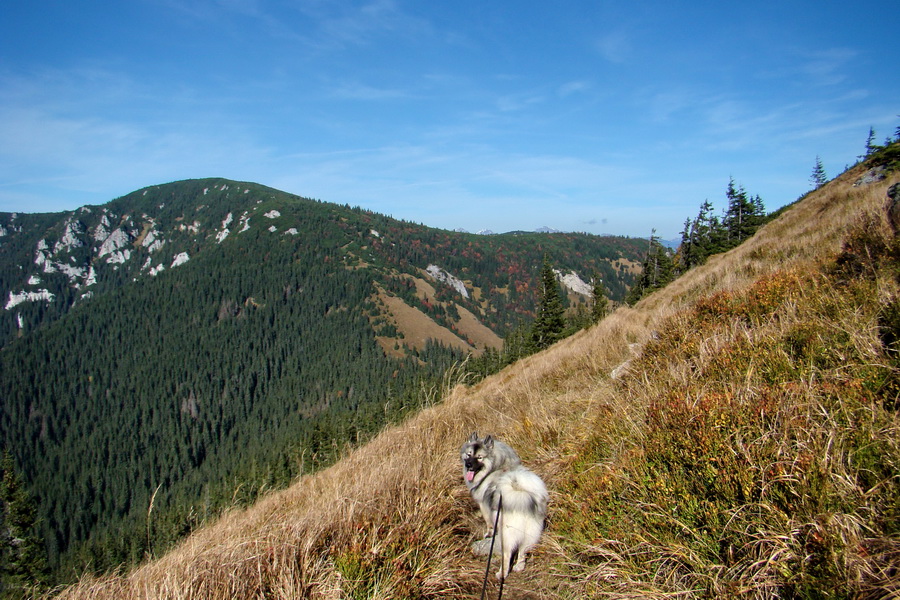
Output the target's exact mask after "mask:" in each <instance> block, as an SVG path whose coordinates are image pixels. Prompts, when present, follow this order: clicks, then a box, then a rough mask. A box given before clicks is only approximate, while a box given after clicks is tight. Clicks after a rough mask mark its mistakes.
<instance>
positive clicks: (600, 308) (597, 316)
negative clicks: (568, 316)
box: [591, 274, 609, 323]
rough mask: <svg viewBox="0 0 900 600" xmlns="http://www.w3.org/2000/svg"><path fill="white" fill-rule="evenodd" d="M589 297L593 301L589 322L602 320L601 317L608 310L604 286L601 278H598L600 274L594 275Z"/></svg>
mask: <svg viewBox="0 0 900 600" xmlns="http://www.w3.org/2000/svg"><path fill="white" fill-rule="evenodd" d="M591 297H592V298H593V301H592V303H591V322H592V323H599V322H600V321H602V320H603V317H605V316H606V311H607V310H609V299H608V298H607V293H606V287H605V286H604V285H603V280H602V279H600V275H599V274H596V275H594V286H593V288H592V289H591Z"/></svg>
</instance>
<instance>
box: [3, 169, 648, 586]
mask: <svg viewBox="0 0 900 600" xmlns="http://www.w3.org/2000/svg"><path fill="white" fill-rule="evenodd" d="M0 233H2V236H0V298H2V306H0V346H2V350H0V389H2V390H3V398H2V402H3V411H2V415H0V443H2V445H3V447H4V448H6V449H8V450H9V451H10V453H11V455H12V457H13V458H14V463H15V465H16V468H17V469H18V471H19V472H20V474H21V476H22V477H23V480H24V481H25V482H26V483H27V487H28V489H29V490H31V493H32V495H33V497H34V501H35V503H36V504H37V514H38V517H39V528H40V531H41V534H42V536H43V538H44V540H45V543H46V549H47V551H48V554H49V559H50V565H51V567H53V568H55V569H57V572H59V570H60V569H64V570H65V572H67V573H70V574H71V573H74V572H80V570H81V569H83V568H85V567H90V568H93V569H98V570H103V569H105V568H108V567H113V566H116V565H119V564H120V563H122V562H130V561H134V560H138V559H140V558H141V557H143V556H144V555H145V554H146V553H147V552H149V551H158V550H159V549H161V548H165V547H166V546H167V545H168V544H170V543H171V542H172V541H173V540H176V539H179V538H180V537H181V536H183V535H184V534H185V533H187V532H189V531H190V530H191V529H192V528H193V527H196V526H197V525H198V524H200V523H202V522H204V521H205V520H206V519H207V518H209V517H210V516H212V515H215V514H217V511H218V510H220V509H221V508H222V507H225V506H233V505H243V504H246V503H247V502H250V501H252V500H253V499H254V498H256V497H257V496H258V495H259V493H261V491H263V490H265V489H270V488H272V487H280V486H283V485H285V484H286V483H287V482H289V481H290V480H291V479H292V478H293V477H295V476H297V475H298V474H300V473H302V472H307V471H309V470H312V469H314V468H316V467H317V466H318V465H321V464H324V463H327V462H328V461H330V460H332V459H333V457H334V456H336V455H337V454H339V452H340V451H341V450H342V449H343V448H345V447H346V445H347V444H348V443H352V442H355V441H356V440H358V439H365V438H366V437H367V436H369V435H371V434H373V433H374V432H376V431H378V430H379V429H380V427H381V426H382V425H383V424H384V423H386V422H389V421H391V420H393V419H397V418H398V417H399V416H401V415H403V414H405V413H407V412H408V411H409V410H412V409H414V408H416V407H418V406H420V405H421V404H422V403H423V402H427V401H428V390H429V389H430V386H432V385H433V383H432V382H433V381H435V380H436V379H438V378H439V377H440V374H441V373H442V372H444V371H445V370H446V369H447V368H448V367H450V366H451V365H452V364H454V362H456V361H459V360H461V359H462V358H463V357H464V356H465V354H466V353H468V352H475V353H480V352H482V351H484V350H485V349H488V348H496V347H498V346H499V345H500V344H501V343H502V342H501V338H502V336H504V335H506V333H508V332H509V331H510V330H511V329H512V328H513V327H515V326H516V325H517V324H518V323H520V322H521V321H522V320H523V319H528V318H530V316H531V314H532V311H533V309H534V305H535V298H534V290H535V289H536V287H537V277H538V269H539V268H540V264H541V260H542V257H543V255H545V254H546V255H548V256H549V257H550V260H551V261H553V263H554V266H556V268H558V269H559V270H560V271H561V272H562V273H570V272H574V273H576V274H577V275H578V276H580V278H582V279H584V280H589V279H590V278H591V277H592V275H593V274H594V273H599V274H601V276H602V277H603V278H604V280H605V282H606V285H607V289H609V290H610V291H611V295H612V296H613V297H614V298H619V299H621V297H622V296H623V295H624V291H625V289H626V287H627V285H628V284H629V283H630V282H631V280H632V277H633V274H632V269H631V265H634V264H636V263H637V262H638V261H639V260H640V259H641V254H640V253H641V252H642V249H643V248H644V246H645V245H646V242H645V241H643V240H631V239H625V238H601V237H597V236H587V235H576V234H552V235H549V234H522V235H498V236H476V235H469V234H462V233H451V232H447V231H442V230H437V229H430V228H427V227H424V226H420V225H415V224H412V223H406V222H401V221H397V220H393V219H390V218H388V217H384V216H381V215H377V214H373V213H371V212H367V211H364V210H361V209H352V208H350V207H345V206H336V205H333V204H328V203H324V202H318V201H313V200H308V199H304V198H299V197H296V196H292V195H289V194H285V193H283V192H279V191H277V190H273V189H270V188H266V187H263V186H259V185H256V184H250V183H238V182H233V181H228V180H222V179H212V180H192V181H183V182H176V183H172V184H166V185H160V186H153V187H150V188H146V189H144V190H139V191H137V192H134V193H132V194H129V195H128V196H125V197H123V198H119V199H117V200H114V201H112V202H110V203H108V204H106V205H103V206H91V207H84V208H81V209H78V210H76V211H74V212H71V213H61V214H53V215H46V214H44V215H28V214H16V215H13V214H0ZM575 297H578V296H575ZM431 340H437V341H438V342H440V343H433V342H432V341H431ZM423 388H424V389H423ZM432 393H433V392H432ZM151 504H152V505H153V511H152V519H150V520H149V521H148V518H147V517H148V508H149V507H150V506H151Z"/></svg>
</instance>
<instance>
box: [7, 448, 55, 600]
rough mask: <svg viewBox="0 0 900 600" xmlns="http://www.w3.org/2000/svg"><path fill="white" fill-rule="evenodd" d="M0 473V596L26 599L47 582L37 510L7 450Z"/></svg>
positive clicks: (45, 560) (45, 562) (44, 555)
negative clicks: (0, 474) (0, 473)
mask: <svg viewBox="0 0 900 600" xmlns="http://www.w3.org/2000/svg"><path fill="white" fill-rule="evenodd" d="M0 470H2V480H0V516H2V518H0V525H2V528H0V595H2V596H3V597H4V598H7V597H11V598H18V597H25V596H27V595H29V593H30V592H33V591H37V590H38V589H39V588H40V587H41V586H42V585H43V584H45V583H46V577H47V557H46V554H45V552H44V546H43V543H42V541H41V538H40V536H39V535H38V533H37V507H36V506H35V504H34V501H33V500H32V499H31V496H30V495H29V494H28V491H27V490H26V489H25V484H24V482H23V481H22V477H21V476H20V475H19V473H18V472H17V471H16V469H15V466H14V464H13V459H12V456H11V455H10V453H9V451H4V453H3V459H2V461H0Z"/></svg>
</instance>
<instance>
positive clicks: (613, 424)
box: [62, 165, 900, 599]
mask: <svg viewBox="0 0 900 600" xmlns="http://www.w3.org/2000/svg"><path fill="white" fill-rule="evenodd" d="M869 167H870V165H864V166H861V167H858V168H854V169H851V170H850V171H849V172H847V173H845V174H844V175H843V176H841V177H840V178H838V179H837V180H835V181H833V182H831V183H829V184H828V185H826V186H824V187H823V188H821V189H820V190H817V191H816V192H813V193H811V194H809V195H808V196H806V197H805V198H804V199H803V200H802V201H800V202H799V203H797V204H796V205H794V206H792V207H791V208H790V209H788V210H786V211H784V213H783V214H781V216H780V217H779V218H778V219H776V220H775V221H773V222H771V223H769V224H767V225H766V226H764V227H763V228H762V229H760V230H759V231H758V232H757V233H756V235H755V236H754V237H752V238H751V239H750V240H748V241H747V242H745V243H744V244H742V245H741V246H739V247H737V248H735V249H733V250H731V251H729V252H728V253H726V254H724V255H721V256H717V257H713V258H712V259H711V260H709V262H707V263H706V264H704V265H702V266H700V267H697V268H695V269H692V270H691V271H689V272H687V273H686V274H684V275H683V276H682V277H681V278H680V279H678V280H676V281H675V282H674V283H672V284H670V285H669V286H667V287H666V288H663V289H661V290H658V291H656V292H654V293H653V294H651V295H650V296H648V297H646V298H645V299H643V300H641V301H640V302H639V303H638V304H637V305H636V306H635V307H633V308H631V307H620V308H619V309H618V310H617V311H616V312H614V313H613V314H612V315H610V316H608V317H607V318H605V319H604V320H603V321H601V322H600V323H599V324H598V325H597V326H595V327H593V328H591V329H589V330H587V331H584V332H581V333H579V334H576V335H574V336H572V337H570V338H568V339H566V340H563V341H562V342H560V343H558V344H556V345H555V346H553V347H551V348H549V349H548V350H546V351H544V352H542V353H540V354H537V355H535V356H532V357H529V358H527V359H524V360H521V361H519V362H518V363H516V364H514V365H511V366H510V367H508V368H506V369H505V370H504V371H502V372H501V373H499V374H497V375H495V376H492V377H489V378H488V379H486V380H484V381H483V382H481V383H479V384H477V385H475V386H471V387H466V386H462V385H461V386H457V387H455V388H452V389H450V388H448V389H447V391H446V392H447V393H446V395H445V399H444V401H443V402H441V403H439V404H437V405H435V406H432V407H429V408H426V409H424V410H422V411H421V412H419V413H418V414H417V415H415V416H414V417H412V418H410V419H408V420H407V421H406V422H405V423H404V424H403V425H401V426H397V427H392V428H389V429H387V430H386V431H384V432H383V433H381V434H380V435H379V436H377V437H376V438H375V439H374V440H373V441H372V442H371V443H369V444H367V445H365V446H363V447H361V448H359V449H358V450H356V451H353V452H351V453H350V454H349V455H348V456H346V457H345V458H344V459H343V460H341V461H340V462H338V463H337V464H336V465H334V466H333V467H330V468H328V469H326V470H324V471H322V472H320V473H318V474H315V475H309V476H305V477H303V478H301V479H300V480H299V481H297V482H296V483H295V484H294V485H292V486H291V487H290V488H288V489H287V490H284V491H282V492H278V493H274V494H271V495H269V496H268V497H266V498H265V499H264V500H262V501H261V502H259V503H258V504H257V505H255V506H253V507H252V508H250V509H248V510H246V511H235V512H234V513H231V514H229V515H227V516H226V517H224V518H222V519H221V520H220V521H219V522H218V523H216V524H215V525H213V526H211V527H208V528H204V529H203V530H201V531H198V532H196V533H195V534H194V535H193V536H192V537H191V538H190V539H189V540H188V541H186V542H185V543H184V544H182V545H181V546H180V547H179V548H178V549H177V550H175V551H173V552H171V553H169V554H167V555H165V556H163V557H161V558H160V559H158V560H154V561H150V562H148V563H147V564H146V565H144V566H142V567H141V568H139V569H136V570H134V571H133V572H131V573H127V574H123V575H110V576H107V577H102V578H90V577H89V578H86V579H85V580H84V581H82V582H81V583H79V585H77V586H74V587H72V588H70V589H68V590H65V591H64V592H63V594H62V597H63V598H67V599H68V598H92V599H96V598H126V599H130V598H204V599H215V598H223V599H224V598H228V599H232V598H248V599H249V598H307V597H308V598H334V599H337V598H472V597H477V595H478V590H479V589H480V588H481V578H482V575H483V574H484V564H483V562H482V560H481V559H479V558H476V557H473V556H471V555H470V553H469V550H468V546H469V544H470V543H471V542H472V541H473V540H474V539H477V538H479V537H480V536H481V535H482V533H483V523H480V517H479V516H477V515H476V508H475V506H474V504H473V503H472V501H471V499H470V498H469V497H468V493H467V492H466V489H465V486H464V485H463V482H462V477H461V468H460V465H459V457H458V449H459V446H460V444H461V443H462V442H463V441H464V440H465V439H466V437H468V435H469V433H471V432H472V431H473V430H478V431H480V432H481V433H482V434H484V433H494V434H496V435H499V436H500V437H501V438H502V439H504V440H505V441H507V442H509V443H510V444H511V445H512V446H514V447H515V448H517V449H518V450H519V452H520V454H521V456H522V458H523V460H524V462H525V463H526V464H527V465H528V466H530V467H532V468H533V469H534V470H535V471H536V472H537V473H539V474H540V475H541V476H542V477H543V478H544V479H545V481H546V482H547V484H548V487H549V488H550V490H551V498H550V515H549V520H548V527H547V530H546V532H545V535H544V538H543V542H542V543H541V544H540V545H539V547H538V550H537V552H536V553H535V555H534V557H533V559H532V560H531V561H530V563H529V566H528V568H527V570H526V571H525V572H524V573H522V574H513V575H512V576H511V577H510V579H509V582H508V584H507V588H506V592H505V596H508V597H522V598H525V597H534V598H589V597H606V598H659V599H662V598H675V597H678V598H723V597H734V598H738V597H740V598H775V597H785V598H787V597H790V598H823V597H830V598H848V599H849V598H888V597H894V596H896V595H897V594H898V593H900V583H898V579H897V556H898V555H900V528H898V523H900V513H898V511H897V507H898V506H900V475H898V473H900V446H898V441H897V440H898V439H900V419H898V411H897V398H898V392H897V390H898V387H900V386H898V375H897V373H898V367H900V362H898V357H897V340H898V339H900V318H898V314H900V309H898V305H900V285H898V281H897V277H896V274H897V272H898V270H900V263H898V257H900V241H898V238H897V236H896V225H897V224H896V222H894V224H893V227H892V225H891V224H890V223H889V221H888V218H887V216H886V214H885V212H884V209H883V207H884V203H885V200H886V193H887V190H888V188H889V187H890V186H891V185H892V184H896V183H897V182H898V181H900V176H898V175H897V171H896V165H895V167H894V168H895V170H894V171H893V172H890V173H889V174H888V177H887V179H886V180H883V181H876V182H874V183H868V184H862V185H858V186H855V185H854V183H855V182H856V181H857V180H858V179H859V178H860V177H861V176H862V175H863V173H864V172H865V171H866V170H867V169H868V168H869ZM894 189H897V188H894ZM894 214H896V213H894ZM489 593H491V594H492V595H496V589H493V590H491V591H489Z"/></svg>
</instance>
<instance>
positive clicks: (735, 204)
mask: <svg viewBox="0 0 900 600" xmlns="http://www.w3.org/2000/svg"><path fill="white" fill-rule="evenodd" d="M725 198H726V199H727V201H728V207H727V208H726V209H725V218H724V220H723V221H724V225H725V229H726V232H727V238H728V242H729V246H736V245H737V244H739V243H741V242H742V241H744V240H745V239H747V238H748V237H750V236H751V235H753V232H754V231H755V230H756V220H755V219H754V217H755V216H756V207H755V206H754V203H753V201H752V200H750V198H749V197H748V196H747V192H746V191H745V190H744V188H743V186H737V187H736V186H735V184H734V179H730V180H729V181H728V188H727V189H726V191H725Z"/></svg>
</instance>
